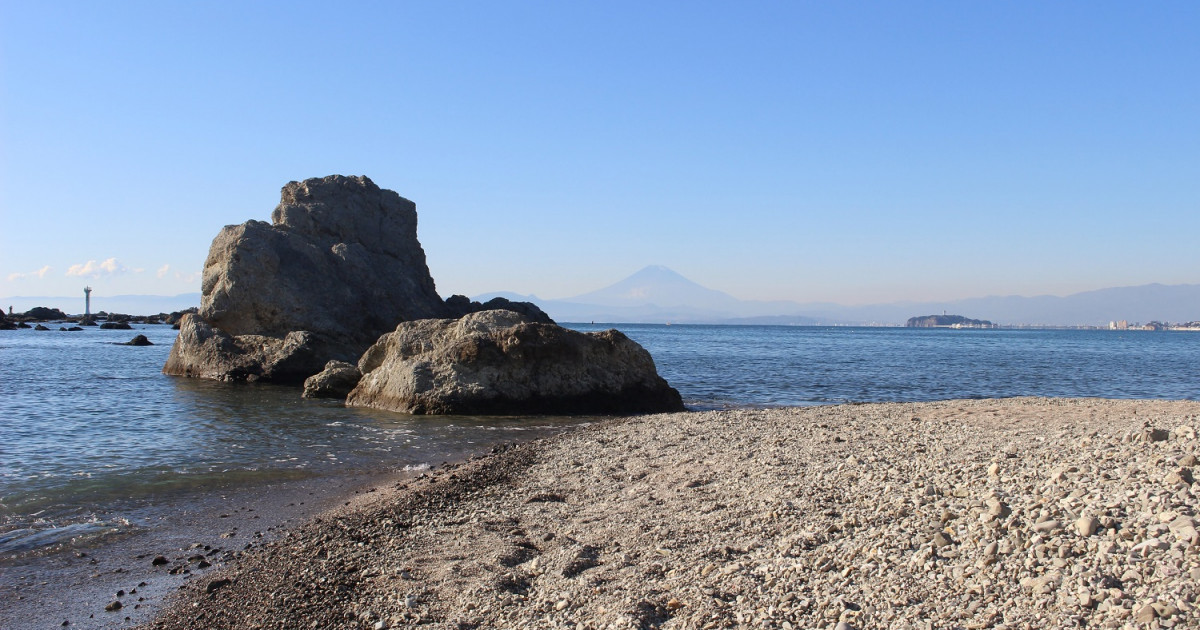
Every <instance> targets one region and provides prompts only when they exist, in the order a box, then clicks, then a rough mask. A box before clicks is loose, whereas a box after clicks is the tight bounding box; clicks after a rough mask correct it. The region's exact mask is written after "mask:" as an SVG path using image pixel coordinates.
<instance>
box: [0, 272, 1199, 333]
mask: <svg viewBox="0 0 1200 630" xmlns="http://www.w3.org/2000/svg"><path fill="white" fill-rule="evenodd" d="M493 297H504V298H507V299H510V300H516V301H526V302H533V303H535V304H537V305H538V306H540V307H542V309H544V310H545V311H546V312H547V313H548V314H549V315H550V316H551V317H553V318H554V319H555V320H557V321H560V322H590V321H597V322H626V323H666V322H671V323H695V324H774V325H894V326H902V325H904V323H905V322H906V321H908V318H910V317H914V316H918V315H927V314H929V313H942V312H946V313H955V314H959V315H964V316H966V317H972V318H978V319H987V320H990V321H993V322H995V323H997V324H999V325H1002V326H1007V325H1046V326H1105V325H1107V324H1108V323H1109V322H1110V321H1118V320H1127V321H1129V322H1130V323H1134V322H1140V323H1147V322H1150V321H1161V322H1172V323H1182V322H1189V321H1197V320H1200V284H1179V285H1163V284H1146V285H1139V286H1132V287H1113V288H1107V289H1097V290H1094V291H1085V292H1082V293H1075V294H1072V295H1067V296H1054V295H1039V296H1033V297H1025V296H1018V295H1007V296H986V297H978V298H966V299H961V300H950V301H944V302H893V303H888V304H872V305H865V306H843V305H839V304H829V303H817V302H812V303H799V302H788V301H770V302H766V301H754V300H739V299H737V298H735V297H733V296H732V295H729V294H728V293H724V292H721V291H716V290H714V289H709V288H707V287H704V286H702V285H700V284H698V283H696V282H693V281H691V280H688V279H687V278H685V277H683V276H682V275H680V274H678V273H676V272H674V271H672V270H670V269H667V268H666V267H647V268H645V269H642V270H641V271H639V272H637V273H635V274H633V275H632V276H629V277H628V278H625V279H623V280H621V281H619V282H616V283H614V284H612V285H609V286H607V287H604V288H602V289H599V290H596V291H590V292H588V293H583V294H580V295H578V296H575V297H571V298H566V299H560V300H547V299H542V298H540V297H538V296H536V295H522V294H519V293H512V292H503V291H502V292H494V293H486V294H483V295H478V296H474V297H473V298H472V299H475V300H479V301H481V302H482V301H487V300H488V299H491V298H493ZM199 304H200V294H199V293H184V294H180V295H175V296H162V295H114V296H103V295H96V294H93V295H92V310H93V311H97V312H98V311H108V312H113V313H127V314H134V315H149V314H155V313H169V312H172V311H179V310H183V309H185V308H189V307H192V306H198V305H199ZM10 305H11V306H12V307H13V310H14V311H15V312H19V313H20V312H25V311H27V310H29V309H31V308H33V307H35V306H48V307H51V308H59V309H62V310H63V311H65V312H67V313H76V314H78V313H82V312H83V296H82V295H80V296H78V297H28V296H17V297H7V298H0V308H4V309H5V311H6V312H7V310H8V307H9V306H10Z"/></svg>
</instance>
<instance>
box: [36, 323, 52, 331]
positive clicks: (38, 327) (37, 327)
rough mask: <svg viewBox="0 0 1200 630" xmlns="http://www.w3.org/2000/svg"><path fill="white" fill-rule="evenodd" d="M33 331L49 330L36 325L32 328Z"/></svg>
mask: <svg viewBox="0 0 1200 630" xmlns="http://www.w3.org/2000/svg"><path fill="white" fill-rule="evenodd" d="M33 329H34V330H50V329H49V328H47V327H45V326H43V325H41V324H38V325H37V326H34V327H33Z"/></svg>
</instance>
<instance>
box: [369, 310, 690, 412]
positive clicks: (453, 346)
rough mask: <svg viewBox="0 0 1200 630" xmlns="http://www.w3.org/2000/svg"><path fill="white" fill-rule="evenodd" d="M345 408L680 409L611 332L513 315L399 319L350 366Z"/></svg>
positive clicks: (650, 367) (638, 350) (647, 362)
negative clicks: (352, 376)
mask: <svg viewBox="0 0 1200 630" xmlns="http://www.w3.org/2000/svg"><path fill="white" fill-rule="evenodd" d="M358 368H359V371H360V372H362V380H360V381H359V383H358V386H357V387H355V388H354V390H353V391H352V392H350V395H349V396H348V397H347V399H346V404H347V406H358V407H373V408H377V409H389V410H393V411H400V412H404V413H416V414H525V413H565V414H569V413H650V412H663V411H681V410H683V408H684V407H683V403H682V400H681V398H680V396H679V392H677V391H675V389H673V388H672V387H670V386H669V385H668V384H667V382H666V381H665V380H663V379H662V378H661V377H659V376H658V373H657V371H656V370H655V367H654V360H653V359H651V358H650V353H648V352H646V350H645V349H643V348H642V347H641V346H639V345H638V344H637V343H635V342H633V341H631V340H630V339H629V338H628V337H626V336H625V335H623V334H622V333H620V332H618V331H616V330H606V331H603V332H597V333H587V334H585V333H581V332H577V331H573V330H568V329H566V328H562V327H560V326H557V325H555V324H547V323H539V322H532V321H530V319H529V318H528V317H526V316H524V315H521V314H519V313H516V312H513V311H504V310H494V311H483V312H479V313H472V314H469V315H466V316H464V317H462V318H460V319H457V320H454V319H437V320H432V319H431V320H421V321H414V322H405V323H402V324H400V325H399V326H398V327H396V330H395V331H394V332H391V333H388V334H387V335H384V336H382V337H380V339H379V342H378V343H376V344H375V345H373V346H371V348H370V349H368V350H367V352H366V353H364V354H363V356H362V359H361V360H359V362H358Z"/></svg>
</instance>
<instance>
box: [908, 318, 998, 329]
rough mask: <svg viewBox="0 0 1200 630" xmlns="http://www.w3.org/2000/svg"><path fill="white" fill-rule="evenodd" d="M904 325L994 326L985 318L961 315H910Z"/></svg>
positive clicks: (911, 326) (916, 326)
mask: <svg viewBox="0 0 1200 630" xmlns="http://www.w3.org/2000/svg"><path fill="white" fill-rule="evenodd" d="M904 325H905V326H906V327H908V328H950V327H954V328H992V327H993V326H995V324H993V323H992V322H989V321H987V320H986V319H970V318H968V317H963V316H962V315H925V316H922V317H910V318H908V322H907V323H905V324H904Z"/></svg>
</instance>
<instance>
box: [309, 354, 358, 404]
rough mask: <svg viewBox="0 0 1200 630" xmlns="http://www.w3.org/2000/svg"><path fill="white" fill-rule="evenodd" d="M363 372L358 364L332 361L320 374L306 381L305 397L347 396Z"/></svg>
mask: <svg viewBox="0 0 1200 630" xmlns="http://www.w3.org/2000/svg"><path fill="white" fill-rule="evenodd" d="M361 378H362V374H360V373H359V371H358V366H356V365H354V364H352V363H346V362H345V361H330V362H329V363H326V364H325V369H324V370H321V372H320V373H319V374H313V375H312V376H310V377H308V378H307V379H305V381H304V393H302V394H301V396H303V397H304V398H345V397H346V395H347V394H349V393H350V392H351V390H353V389H354V386H355V385H358V381H359V379H361Z"/></svg>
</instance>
